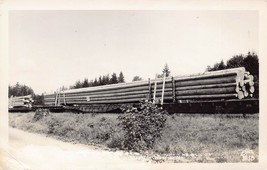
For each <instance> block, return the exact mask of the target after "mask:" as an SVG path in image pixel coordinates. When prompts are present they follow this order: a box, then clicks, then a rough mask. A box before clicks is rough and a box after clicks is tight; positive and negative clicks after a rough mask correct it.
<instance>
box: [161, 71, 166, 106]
mask: <svg viewBox="0 0 267 170" xmlns="http://www.w3.org/2000/svg"><path fill="white" fill-rule="evenodd" d="M165 80H166V73H164V74H163V85H162V94H161V105H163V103H164V91H165Z"/></svg>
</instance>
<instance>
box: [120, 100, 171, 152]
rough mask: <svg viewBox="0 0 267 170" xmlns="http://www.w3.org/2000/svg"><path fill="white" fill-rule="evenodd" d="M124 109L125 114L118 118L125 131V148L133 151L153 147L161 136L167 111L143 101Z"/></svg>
mask: <svg viewBox="0 0 267 170" xmlns="http://www.w3.org/2000/svg"><path fill="white" fill-rule="evenodd" d="M122 110H123V111H124V114H122V115H120V116H119V117H118V120H119V126H120V127H121V128H122V130H123V131H124V141H123V148H124V149H126V150H133V151H141V150H146V149H150V148H152V147H153V145H154V143H155V140H156V139H157V138H160V137H161V132H162V129H163V128H164V126H165V122H166V116H165V115H166V114H167V112H166V111H164V110H163V109H162V108H161V107H158V106H156V105H154V104H152V103H151V102H142V103H141V104H140V105H138V106H136V107H130V108H129V107H125V108H123V109H122Z"/></svg>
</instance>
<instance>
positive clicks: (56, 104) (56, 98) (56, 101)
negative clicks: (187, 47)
mask: <svg viewBox="0 0 267 170" xmlns="http://www.w3.org/2000/svg"><path fill="white" fill-rule="evenodd" d="M55 95H56V99H55V106H57V91H56V92H55Z"/></svg>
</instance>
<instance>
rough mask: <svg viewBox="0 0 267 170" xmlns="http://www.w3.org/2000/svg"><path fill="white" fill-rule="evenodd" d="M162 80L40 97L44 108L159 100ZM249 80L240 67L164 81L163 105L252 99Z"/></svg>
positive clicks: (113, 85) (77, 90)
mask: <svg viewBox="0 0 267 170" xmlns="http://www.w3.org/2000/svg"><path fill="white" fill-rule="evenodd" d="M163 81H164V80H163V78H159V79H155V80H147V81H138V82H131V83H120V84H112V85H104V86H98V87H88V88H80V89H71V90H66V91H60V92H57V93H54V94H46V95H44V99H45V104H46V105H61V104H109V103H127V102H139V101H140V100H143V99H147V100H151V99H153V95H154V90H155V89H154V88H155V84H156V94H155V96H156V98H161V96H162V90H163V89H162V88H163V84H164V83H163ZM254 91H255V89H254V82H253V76H252V75H250V74H249V72H247V71H245V68H244V67H240V68H234V69H226V70H220V71H212V72H205V73H202V74H196V75H188V76H179V77H178V76H177V77H167V78H166V79H165V88H164V102H184V101H187V102H188V101H195V100H225V99H243V98H249V97H253V93H254Z"/></svg>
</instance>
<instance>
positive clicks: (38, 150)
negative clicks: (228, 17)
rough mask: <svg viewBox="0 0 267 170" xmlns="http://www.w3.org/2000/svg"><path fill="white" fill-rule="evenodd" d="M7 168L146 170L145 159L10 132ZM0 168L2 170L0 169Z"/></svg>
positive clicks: (38, 136) (13, 130)
mask: <svg viewBox="0 0 267 170" xmlns="http://www.w3.org/2000/svg"><path fill="white" fill-rule="evenodd" d="M2 153H4V151H2ZM4 154H5V155H6V159H8V160H5V162H8V164H7V165H8V169H38V170H39V169H71V170H73V169H93V170H96V169H116V170H117V169H123V170H124V169H149V167H148V166H149V165H150V164H151V163H147V162H146V161H145V160H144V158H142V159H141V160H140V158H138V157H135V156H132V155H128V154H127V153H125V152H122V151H116V152H111V151H105V150H100V149H95V148H92V147H90V146H86V145H80V144H71V143H65V142H62V141H58V140H55V139H52V138H48V137H45V136H43V135H39V134H32V133H27V132H24V131H21V130H18V129H14V128H10V129H9V150H8V153H7V152H5V153H4ZM0 169H1V168H0Z"/></svg>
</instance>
